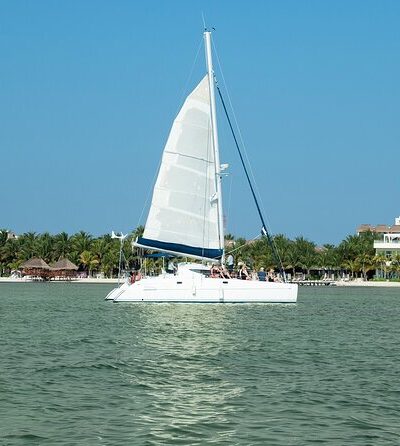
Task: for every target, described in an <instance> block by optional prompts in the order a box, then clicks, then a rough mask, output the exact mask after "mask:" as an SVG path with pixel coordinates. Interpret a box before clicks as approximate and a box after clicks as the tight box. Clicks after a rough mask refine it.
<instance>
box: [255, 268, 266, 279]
mask: <svg viewBox="0 0 400 446" xmlns="http://www.w3.org/2000/svg"><path fill="white" fill-rule="evenodd" d="M257 277H258V280H260V281H261V282H265V281H266V280H267V273H266V272H265V271H264V268H263V267H261V268H260V270H259V271H258V273H257Z"/></svg>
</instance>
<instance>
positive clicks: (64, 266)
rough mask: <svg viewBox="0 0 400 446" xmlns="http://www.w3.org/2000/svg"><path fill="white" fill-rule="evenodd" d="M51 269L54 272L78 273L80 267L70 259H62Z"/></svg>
mask: <svg viewBox="0 0 400 446" xmlns="http://www.w3.org/2000/svg"><path fill="white" fill-rule="evenodd" d="M51 268H52V269H54V270H65V271H77V270H78V267H77V266H76V265H75V264H74V263H72V262H71V261H70V260H68V259H60V260H58V262H56V263H53V264H52V265H51Z"/></svg>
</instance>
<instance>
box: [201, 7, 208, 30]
mask: <svg viewBox="0 0 400 446" xmlns="http://www.w3.org/2000/svg"><path fill="white" fill-rule="evenodd" d="M201 18H202V19H203V28H204V31H207V26H206V19H205V18H204V13H203V11H201Z"/></svg>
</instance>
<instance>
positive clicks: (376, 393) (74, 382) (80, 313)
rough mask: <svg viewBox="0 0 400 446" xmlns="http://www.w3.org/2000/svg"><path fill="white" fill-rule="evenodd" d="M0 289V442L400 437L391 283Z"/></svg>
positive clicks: (397, 311)
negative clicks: (145, 300)
mask: <svg viewBox="0 0 400 446" xmlns="http://www.w3.org/2000/svg"><path fill="white" fill-rule="evenodd" d="M110 289H111V286H110V285H98V284H89V285H88V284H73V283H16V284H6V283H3V284H0V355H1V356H0V445H2V446H3V445H57V446H63V445H85V446H86V445H88V446H90V445H118V446H119V445H229V446H233V445H274V446H275V445H276V446H279V445H282V446H288V445H296V446H298V445H314V444H315V445H335V446H337V445H339V446H340V445H352V446H356V445H360V446H366V445H373V446H378V445H399V444H400V366H399V352H400V348H399V344H400V288H397V289H396V288H368V287H360V288H357V287H351V288H350V287H315V288H314V287H303V288H300V289H299V298H298V303H297V304H294V305H293V304H292V305H277V304H275V305H268V304H247V305H245V304H236V305H235V304H217V305H213V304H205V305H200V304H198V305H195V304H191V305H185V304H129V303H119V304H118V303H112V302H109V301H105V300H104V297H105V295H106V294H107V293H108V291H109V290H110Z"/></svg>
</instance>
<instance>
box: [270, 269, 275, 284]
mask: <svg viewBox="0 0 400 446" xmlns="http://www.w3.org/2000/svg"><path fill="white" fill-rule="evenodd" d="M274 281H275V271H274V270H273V269H272V268H271V269H270V270H269V271H268V282H274Z"/></svg>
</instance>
